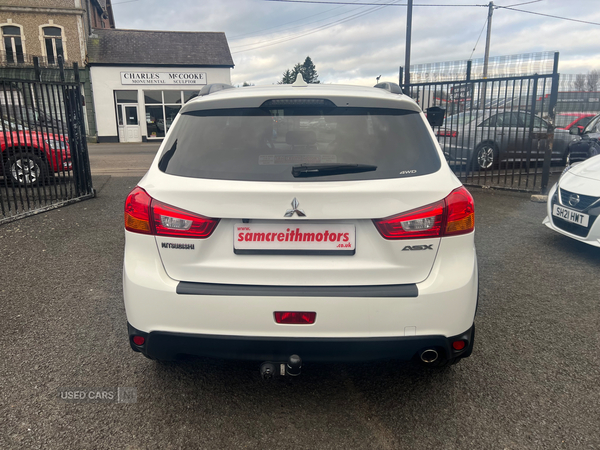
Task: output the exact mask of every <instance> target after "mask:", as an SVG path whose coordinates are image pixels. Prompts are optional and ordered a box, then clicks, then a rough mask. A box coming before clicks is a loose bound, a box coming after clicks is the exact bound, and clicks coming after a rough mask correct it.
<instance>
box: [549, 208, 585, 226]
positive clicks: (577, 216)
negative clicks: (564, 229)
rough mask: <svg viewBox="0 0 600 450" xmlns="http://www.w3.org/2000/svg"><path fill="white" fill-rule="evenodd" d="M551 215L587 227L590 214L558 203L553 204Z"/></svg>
mask: <svg viewBox="0 0 600 450" xmlns="http://www.w3.org/2000/svg"><path fill="white" fill-rule="evenodd" d="M552 215H553V216H554V217H560V218H561V219H562V220H566V221H567V222H571V223H576V224H577V225H581V226H582V227H587V226H588V223H589V220H590V216H588V215H587V214H583V213H580V212H577V211H573V210H572V209H569V208H565V207H564V206H559V205H554V208H553V209H552Z"/></svg>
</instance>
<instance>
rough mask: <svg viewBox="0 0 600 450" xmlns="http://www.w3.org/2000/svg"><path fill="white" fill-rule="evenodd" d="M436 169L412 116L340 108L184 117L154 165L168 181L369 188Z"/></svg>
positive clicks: (421, 125)
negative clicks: (368, 183)
mask: <svg viewBox="0 0 600 450" xmlns="http://www.w3.org/2000/svg"><path fill="white" fill-rule="evenodd" d="M355 164H356V165H361V167H367V169H368V170H367V169H358V170H356V171H350V173H346V172H348V170H347V165H355ZM303 165H304V166H306V168H307V170H305V173H306V172H310V171H311V170H312V168H314V167H317V168H319V167H320V168H322V167H326V168H327V169H328V170H321V171H320V172H319V174H318V175H315V176H309V177H302V176H300V177H298V176H294V175H293V172H294V167H296V168H297V167H298V166H303ZM440 167H441V161H440V158H439V157H438V153H437V150H436V147H435V144H434V142H433V140H432V139H431V137H430V135H429V132H428V130H427V125H426V123H425V122H424V121H423V119H421V117H420V115H419V114H418V113H416V112H414V111H405V110H397V109H377V108H339V107H331V108H325V107H324V108H308V107H290V108H281V109H269V108H240V109H219V110H201V111H191V112H188V113H183V114H182V115H181V116H180V117H179V120H178V121H177V123H176V124H175V125H174V127H173V129H172V130H171V133H170V135H169V137H168V139H167V142H166V143H165V147H164V150H163V154H162V155H161V158H160V161H159V169H160V170H161V171H163V172H165V173H167V174H170V175H178V176H184V177H193V178H210V179H220V180H242V181H341V180H373V179H384V178H399V177H406V176H418V175H424V174H428V173H432V172H436V171H437V170H439V168H440ZM295 172H296V175H297V173H298V170H297V169H296V170H295ZM317 172H318V170H317ZM315 173H316V172H315Z"/></svg>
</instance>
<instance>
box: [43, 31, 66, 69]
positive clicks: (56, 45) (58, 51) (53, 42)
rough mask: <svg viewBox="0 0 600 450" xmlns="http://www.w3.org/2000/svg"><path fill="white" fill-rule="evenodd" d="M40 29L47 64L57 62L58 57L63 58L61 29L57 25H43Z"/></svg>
mask: <svg viewBox="0 0 600 450" xmlns="http://www.w3.org/2000/svg"><path fill="white" fill-rule="evenodd" d="M42 30H43V33H44V44H45V46H46V58H47V60H48V64H58V57H59V56H61V57H63V58H64V52H63V40H62V30H61V29H60V28H58V27H44V28H43V29H42Z"/></svg>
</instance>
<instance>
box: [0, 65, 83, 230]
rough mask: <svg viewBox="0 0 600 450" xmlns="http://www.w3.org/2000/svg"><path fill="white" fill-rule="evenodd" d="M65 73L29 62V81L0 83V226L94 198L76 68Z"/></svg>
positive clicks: (8, 78) (12, 77)
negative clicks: (0, 151)
mask: <svg viewBox="0 0 600 450" xmlns="http://www.w3.org/2000/svg"><path fill="white" fill-rule="evenodd" d="M60 59H61V58H60V57H59V60H60ZM30 72H31V71H30ZM65 72H66V71H65V70H64V67H63V64H62V60H60V61H59V68H58V69H50V68H40V67H39V64H38V61H37V59H34V69H33V72H32V73H34V74H35V75H34V76H33V77H27V76H19V72H14V73H11V75H9V76H2V77H1V78H0V113H1V118H0V120H1V122H0V146H1V149H2V158H1V159H0V177H1V178H0V213H1V215H0V224H2V223H5V222H9V221H12V220H15V219H19V218H22V217H25V216H28V215H31V214H37V213H39V212H42V211H46V210H48V209H52V208H57V207H61V206H64V205H66V204H69V203H73V202H76V201H80V200H83V199H86V198H91V197H93V196H94V189H93V187H92V177H91V173H90V164H89V158H88V150H87V142H86V133H85V120H84V112H83V104H82V103H83V97H82V94H81V84H80V80H79V71H78V67H77V63H74V64H73V70H72V71H69V73H68V74H69V78H70V79H69V80H67V79H66V76H65ZM23 73H25V72H23Z"/></svg>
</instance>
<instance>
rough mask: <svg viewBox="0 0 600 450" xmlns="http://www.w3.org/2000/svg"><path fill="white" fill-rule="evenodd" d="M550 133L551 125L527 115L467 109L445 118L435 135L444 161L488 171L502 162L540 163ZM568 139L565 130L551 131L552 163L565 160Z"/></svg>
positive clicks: (547, 144) (523, 113)
mask: <svg viewBox="0 0 600 450" xmlns="http://www.w3.org/2000/svg"><path fill="white" fill-rule="evenodd" d="M532 120H533V123H532ZM549 130H553V127H552V126H551V125H550V123H548V122H547V121H546V120H544V119H542V118H540V117H538V116H533V117H532V115H531V113H529V112H525V111H493V112H491V113H490V111H483V110H470V111H465V112H462V113H459V114H454V115H452V116H449V117H447V118H446V119H445V122H444V126H443V127H442V128H440V130H439V131H438V132H437V135H438V141H439V142H440V145H441V146H442V148H443V149H444V154H445V155H446V159H448V160H449V161H454V162H455V163H466V164H467V167H471V168H473V169H479V170H489V169H492V168H494V167H497V166H499V164H500V162H502V161H505V162H508V161H540V160H542V161H543V159H544V155H545V152H546V149H547V148H548V146H549V142H550V140H549V137H550V136H551V133H550V132H549ZM569 140H570V136H569V134H568V132H567V131H566V130H559V129H554V144H553V148H552V160H553V161H564V157H565V154H566V148H567V143H568V141H569Z"/></svg>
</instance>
